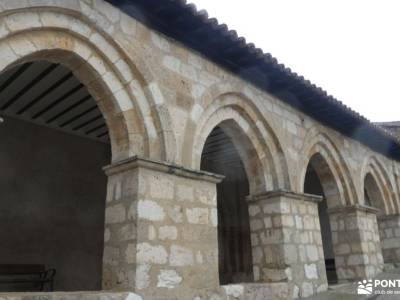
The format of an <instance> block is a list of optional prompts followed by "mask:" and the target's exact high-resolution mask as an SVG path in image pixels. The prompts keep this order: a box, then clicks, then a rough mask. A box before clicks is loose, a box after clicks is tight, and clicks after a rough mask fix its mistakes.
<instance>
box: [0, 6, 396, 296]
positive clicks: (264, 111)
mask: <svg viewBox="0 0 400 300" xmlns="http://www.w3.org/2000/svg"><path fill="white" fill-rule="evenodd" d="M112 2H113V1H112ZM126 2H127V3H128V5H127V6H123V5H120V6H118V5H117V4H115V5H112V4H110V3H108V2H105V1H103V0H96V1H90V0H80V1H78V0H71V1H58V0H16V1H6V0H1V1H0V54H1V60H0V69H1V70H6V69H8V68H10V67H12V66H15V65H18V64H21V63H23V62H27V61H34V60H49V61H51V62H57V63H61V64H63V65H65V66H66V67H68V68H70V69H71V70H72V71H73V72H74V75H75V76H76V77H77V78H78V79H79V80H80V81H81V82H82V83H83V84H84V85H85V86H86V87H87V88H88V90H89V92H90V93H91V95H92V96H93V97H94V98H95V100H96V101H97V104H98V106H99V107H100V109H101V112H102V113H103V115H104V118H105V119H106V121H107V125H108V127H109V132H110V139H111V145H112V164H111V165H110V166H107V167H106V168H105V172H106V174H107V176H108V195H107V208H106V212H105V215H106V224H105V233H104V259H103V289H104V290H111V291H132V292H135V293H137V294H138V295H140V296H142V297H144V299H193V300H211V299H212V300H218V299H292V298H302V297H307V296H310V295H312V294H315V293H318V292H321V291H324V290H326V289H327V286H328V284H327V276H326V270H325V260H324V251H323V247H322V238H321V228H320V219H319V214H320V212H319V210H318V205H319V204H318V203H319V202H321V201H322V198H321V197H316V196H314V195H309V194H305V193H304V182H305V178H306V177H307V167H308V166H309V164H310V162H311V163H312V165H313V166H314V168H315V169H316V172H317V173H318V176H319V179H320V181H321V185H322V188H323V191H324V197H323V198H324V199H325V200H326V201H327V206H328V210H327V213H328V215H329V219H330V220H329V221H330V227H331V235H332V240H333V255H334V258H335V263H336V268H337V276H338V280H339V282H341V281H349V280H357V279H360V278H364V277H373V276H374V275H376V273H378V272H380V271H381V270H382V267H383V264H386V263H387V264H389V263H390V264H395V263H398V262H399V261H398V260H399V256H400V242H399V239H398V238H397V239H396V238H395V237H398V236H399V231H400V222H399V220H398V218H399V212H400V211H399V200H400V199H399V196H400V193H399V191H400V181H399V174H400V164H399V162H398V160H397V159H396V157H395V155H394V154H393V155H392V154H390V153H395V151H394V150H393V151H394V152H390V153H389V150H388V152H387V153H386V152H385V151H384V150H382V149H381V148H379V147H378V146H376V147H375V146H373V145H372V142H371V141H370V140H372V139H373V138H374V137H375V135H376V136H379V137H380V138H381V139H382V140H381V141H385V143H386V144H385V145H389V146H390V147H389V146H388V148H387V149H389V148H390V149H398V148H399V147H400V146H399V143H398V142H397V140H395V139H394V138H393V136H391V135H390V134H389V133H387V132H385V131H384V130H383V129H379V128H378V127H375V126H374V125H372V124H370V123H368V122H367V121H363V120H360V119H357V117H356V116H354V115H353V114H352V113H351V112H348V111H347V112H346V111H345V110H344V109H342V110H339V111H338V112H337V114H338V116H339V117H340V116H346V117H347V118H350V119H349V120H352V122H354V123H351V124H353V125H354V124H359V125H360V126H359V127H357V126H355V125H354V126H353V125H351V126H353V127H352V128H353V129H354V130H353V132H354V135H352V136H350V135H349V134H345V133H344V132H342V131H343V130H342V129H340V128H339V127H340V124H336V125H335V124H333V123H330V125H329V126H328V124H327V123H326V122H328V121H329V120H330V119H329V118H328V116H326V118H325V121H326V122H325V121H324V120H317V118H318V117H319V116H325V115H324V114H325V113H327V114H329V112H323V111H320V112H318V113H316V114H314V115H312V114H311V113H310V112H309V111H308V112H306V111H304V110H302V109H303V108H304V106H303V108H301V107H300V106H296V105H294V104H293V105H291V104H290V103H289V102H288V101H287V99H288V97H289V96H288V95H292V96H293V93H292V94H290V93H289V92H290V89H289V88H288V87H287V86H286V85H285V84H283V83H282V82H281V87H280V88H281V89H280V90H279V82H278V81H279V80H275V81H274V77H273V76H272V75H268V76H272V77H269V80H270V82H271V84H272V82H274V84H275V85H274V87H275V89H272V88H271V89H270V90H268V89H265V88H263V87H262V86H260V85H257V84H255V82H254V81H251V80H247V79H246V76H247V75H246V74H248V73H249V72H250V73H251V72H253V71H252V68H250V67H249V68H248V69H241V70H243V72H235V71H233V69H234V68H231V69H229V68H228V67H226V66H222V65H221V64H220V63H218V61H215V59H213V58H212V57H209V56H207V55H206V54H205V53H202V52H201V51H198V50H194V49H193V48H192V47H190V45H189V44H188V41H186V40H185V39H183V38H182V40H180V39H179V38H172V37H171V35H168V34H167V33H168V32H169V33H171V32H172V31H174V30H175V31H176V32H177V31H179V30H181V31H182V30H185V28H183V29H182V28H179V25H172V23H171V24H169V26H164V27H162V26H160V27H159V28H156V27H154V26H152V24H153V25H154V24H162V23H163V22H164V21H165V20H164V19H163V20H161V19H159V20H158V21H159V22H153V23H146V22H145V21H146V16H147V17H148V18H147V20H150V19H151V18H150V17H151V16H152V17H154V16H158V17H159V18H161V17H160V16H161V11H162V9H165V11H167V10H168V9H169V10H170V11H181V10H182V11H183V10H184V11H185V13H186V14H187V15H185V18H187V19H190V18H192V19H193V18H199V20H203V19H204V18H205V19H204V20H203V21H202V22H204V23H202V24H203V25H204V26H205V27H204V28H203V30H204V34H205V35H207V33H209V32H210V30H213V31H211V32H214V31H217V30H220V29H221V30H223V28H219V27H218V26H217V25H216V24H214V23H213V22H212V21H211V20H208V19H207V17H204V16H200V15H198V14H197V13H196V12H193V10H192V9H191V7H189V6H187V5H186V4H185V3H184V1H178V0H176V1H168V3H169V4H168V5H170V6H169V7H166V6H165V7H164V6H162V5H161V4H162V2H163V1H158V2H159V3H158V4H159V5H160V6H159V14H160V15H157V14H156V12H154V11H152V9H151V8H148V10H146V9H145V8H144V7H145V6H141V5H142V4H143V3H142V2H143V1H133V0H132V1H126ZM153 2H154V1H153ZM113 3H114V2H113ZM115 3H116V1H115ZM129 5H131V6H132V7H137V8H138V7H139V8H140V9H141V14H137V15H141V16H142V18H135V16H130V15H129V14H130V10H128V9H127V7H130V6H129ZM154 7H156V6H154ZM134 11H136V12H137V11H138V9H136V10H134ZM143 16H144V17H143ZM185 18H184V17H183V16H182V18H181V19H182V20H183V19H185ZM201 18H203V19H201ZM181 19H180V18H174V20H175V21H176V24H178V23H179V22H181V21H182V20H181ZM185 20H186V19H185ZM207 20H208V21H207ZM174 26H176V28H175V27H174ZM216 26H217V27H218V28H217V27H216ZM222 27H223V26H222ZM167 28H169V29H168V30H167ZM186 29H187V30H189V29H190V28H189V27H187V28H186ZM190 30H195V29H194V28H191V29H190ZM197 30H198V34H199V35H200V34H201V30H202V29H201V28H198V29H197ZM175 31H174V32H175ZM161 32H164V34H163V33H161ZM177 36H178V35H177ZM193 39H194V40H195V37H194V36H193ZM210 40H211V39H210ZM210 42H211V41H210ZM215 42H216V43H218V42H221V43H222V42H223V41H222V40H219V39H217V40H215ZM246 49H248V51H250V50H251V47H250V46H249V47H248V48H246ZM231 50H232V51H234V50H235V49H231ZM227 51H228V49H227ZM224 55H228V54H224ZM254 55H256V54H254ZM255 58H257V57H255ZM222 60H223V59H221V61H222ZM223 61H225V60H223ZM273 63H274V62H273V60H271V64H273ZM273 66H275V65H273ZM243 68H244V67H243ZM274 68H275V69H277V70H278V69H279V67H278V66H275V67H273V68H272V69H274ZM285 74H286V73H285ZM264 75H265V76H267V75H266V74H263V73H260V74H258V75H257V78H258V80H260V81H261V80H263V76H264ZM276 76H278V75H276ZM279 76H281V75H279ZM282 76H283V75H282ZM284 76H289V75H284ZM289 77H290V76H289ZM289 77H288V78H289ZM290 78H292V77H290ZM293 78H294V77H293ZM296 78H297V77H296ZM296 80H297V79H296ZM296 82H297V81H296ZM296 82H293V86H292V87H291V89H292V90H293V89H295V86H296V84H297V83H296ZM300 85H301V84H300ZM302 88H303V89H304V93H305V94H304V95H305V96H304V97H306V95H307V93H306V92H307V91H308V90H310V89H313V88H312V87H311V85H307V84H306V85H304V86H302ZM278 92H281V93H278ZM288 93H289V94H288ZM296 93H297V92H296ZM320 94H321V97H325V96H324V95H323V93H322V92H321V93H320ZM298 95H299V94H298ZM298 95H297V96H296V97H298ZM296 99H302V98H301V97H300V98H296ZM324 99H325V98H324ZM299 101H300V100H299ZM304 101H305V100H304ZM310 101H311V100H310ZM318 101H319V100H315V101H314V102H313V101H311V102H312V103H311V104H310V107H312V106H313V105H319V104H318V103H322V104H324V105H331V104H332V101H334V100H332V101H331V102H329V101H326V102H318ZM321 101H322V100H321ZM324 101H325V100H324ZM317 102H318V103H317ZM304 103H305V102H304ZM316 103H317V104H316ZM335 105H339V104H335ZM339 106H340V105H339ZM328 119H329V120H328ZM228 121H229V122H228ZM357 122H358V123H357ZM339 123H340V122H339ZM220 124H225V125H224V126H225V127H224V130H226V132H228V133H231V135H230V138H231V139H232V140H233V143H234V144H235V146H236V147H237V148H238V149H239V154H240V158H241V160H242V162H243V165H244V168H245V170H246V173H247V177H248V178H249V184H250V194H249V196H248V204H249V219H250V229H251V248H252V257H253V278H254V282H247V283H235V284H230V285H225V286H221V285H220V284H219V274H218V272H219V270H218V242H219V241H218V234H217V228H218V209H217V193H216V186H217V184H218V183H219V182H220V181H221V180H223V177H222V176H219V175H216V174H211V173H207V172H204V171H202V170H201V168H200V167H201V157H202V150H203V147H204V143H205V141H206V139H207V137H208V136H209V134H210V132H211V131H212V130H213V129H214V128H215V127H216V126H219V125H220ZM335 126H336V127H335ZM363 130H367V131H368V132H373V133H374V134H371V136H370V140H368V139H362V138H361V137H360V136H362V132H363ZM232 133H235V134H232ZM358 133H360V134H358ZM367 175H369V176H370V178H372V179H373V181H374V182H375V183H376V184H375V185H374V186H376V187H377V188H375V191H372V192H371V191H369V190H368V189H366V187H365V186H364V183H365V178H366V176H367ZM369 187H370V185H369ZM369 187H368V188H369ZM366 191H367V192H366ZM366 193H371V195H374V197H372V199H370V202H371V203H369V204H368V203H366V202H365V198H366ZM369 198H371V197H369ZM370 206H373V207H375V208H377V209H375V208H372V207H370ZM52 297H53V296H52ZM54 297H56V296H54ZM54 297H53V298H54ZM124 297H125V296H124ZM135 297H136V296H135ZM137 297H139V296H137ZM70 298H71V299H75V298H74V297H72V296H71V297H70ZM17 299H18V298H17ZM46 299H47V298H46ZM49 299H50V298H49ZM51 299H52V298H51ZM68 299H69V298H68ZM82 299H83V298H82ZM84 299H86V298H84ZM88 299H89V298H88ZM102 299H103V298H102ZM104 299H107V297H105V298H104ZM121 299H122V298H121ZM124 299H125V298H124ZM126 299H136V298H134V296H131V298H126Z"/></svg>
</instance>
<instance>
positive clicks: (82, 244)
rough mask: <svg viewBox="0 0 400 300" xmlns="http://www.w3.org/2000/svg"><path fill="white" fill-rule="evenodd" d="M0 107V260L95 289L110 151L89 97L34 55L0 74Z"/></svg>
mask: <svg viewBox="0 0 400 300" xmlns="http://www.w3.org/2000/svg"><path fill="white" fill-rule="evenodd" d="M0 113H1V116H2V117H3V118H4V122H3V123H0V136H1V141H2V142H1V147H0V166H1V170H2V172H1V173H0V199H1V201H0V226H1V230H0V240H1V241H2V246H1V247H0V265H44V266H45V267H46V268H47V269H49V268H54V269H56V271H57V274H56V276H55V282H54V289H55V290H63V291H77V290H100V289H101V274H102V255H103V247H104V245H103V244H104V211H105V198H106V185H107V178H106V176H105V174H104V172H103V170H102V167H103V166H105V165H107V164H109V163H110V156H111V153H110V151H111V149H110V142H109V137H108V130H107V126H106V124H105V121H104V118H103V116H102V114H101V112H100V111H99V109H98V107H97V105H96V102H95V101H94V99H93V98H92V97H91V95H90V94H89V92H88V90H87V89H86V87H85V86H84V85H82V84H81V83H80V82H79V80H78V79H77V78H75V76H73V75H72V72H71V71H70V70H69V69H67V68H66V67H64V66H62V65H59V64H54V63H50V62H47V61H35V62H29V63H25V64H23V65H19V66H16V67H14V68H12V69H10V70H7V71H6V72H3V73H2V74H1V75H0ZM20 268H22V266H20ZM0 290H1V291H21V290H24V291H26V290H36V287H35V286H29V285H20V284H16V285H12V286H4V285H0Z"/></svg>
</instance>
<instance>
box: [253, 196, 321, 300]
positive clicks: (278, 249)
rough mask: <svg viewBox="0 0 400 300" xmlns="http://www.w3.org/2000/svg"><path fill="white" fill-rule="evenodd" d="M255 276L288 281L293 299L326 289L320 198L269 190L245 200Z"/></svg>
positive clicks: (259, 278) (263, 280) (268, 279)
mask: <svg viewBox="0 0 400 300" xmlns="http://www.w3.org/2000/svg"><path fill="white" fill-rule="evenodd" d="M248 200H249V214H250V220H251V221H250V229H251V232H252V247H253V264H254V277H255V280H256V281H257V282H282V281H287V282H288V283H289V284H292V285H293V295H292V296H293V298H298V297H308V296H311V295H313V294H316V293H318V292H322V291H325V290H326V289H327V287H328V284H327V278H326V271H325V261H324V255H323V249H322V240H321V231H320V224H319V218H318V202H319V201H321V200H322V198H321V197H319V196H314V195H308V194H298V193H294V192H289V191H282V190H279V191H271V192H267V193H263V194H260V195H253V196H249V197H248Z"/></svg>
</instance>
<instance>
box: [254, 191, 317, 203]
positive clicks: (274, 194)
mask: <svg viewBox="0 0 400 300" xmlns="http://www.w3.org/2000/svg"><path fill="white" fill-rule="evenodd" d="M278 197H285V198H290V199H293V200H302V201H310V202H316V203H318V202H321V201H322V199H323V197H322V196H319V195H313V194H304V193H296V192H293V191H289V190H283V189H279V190H273V191H268V192H263V193H259V194H255V195H250V196H248V197H247V200H248V201H250V202H255V201H260V200H267V199H271V198H278Z"/></svg>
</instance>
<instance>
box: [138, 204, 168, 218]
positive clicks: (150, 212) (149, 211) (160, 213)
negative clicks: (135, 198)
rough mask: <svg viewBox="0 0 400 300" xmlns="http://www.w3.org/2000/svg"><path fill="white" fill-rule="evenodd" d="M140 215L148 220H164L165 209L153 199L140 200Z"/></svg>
mask: <svg viewBox="0 0 400 300" xmlns="http://www.w3.org/2000/svg"><path fill="white" fill-rule="evenodd" d="M138 216H139V218H141V219H145V220H148V221H163V220H164V218H165V211H164V208H162V207H161V206H160V205H159V204H158V203H157V202H155V201H151V200H139V202H138Z"/></svg>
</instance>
